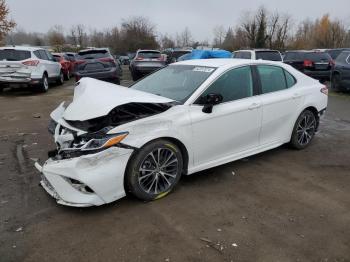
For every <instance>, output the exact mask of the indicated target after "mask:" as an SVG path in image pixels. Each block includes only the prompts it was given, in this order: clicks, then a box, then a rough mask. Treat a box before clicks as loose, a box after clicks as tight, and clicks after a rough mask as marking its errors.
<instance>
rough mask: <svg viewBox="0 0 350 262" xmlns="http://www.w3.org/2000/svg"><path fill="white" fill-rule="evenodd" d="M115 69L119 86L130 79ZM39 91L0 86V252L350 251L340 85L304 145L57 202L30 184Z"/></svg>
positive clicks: (349, 179) (38, 135) (348, 124)
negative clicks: (139, 193)
mask: <svg viewBox="0 0 350 262" xmlns="http://www.w3.org/2000/svg"><path fill="white" fill-rule="evenodd" d="M129 77H130V76H129V74H128V73H127V70H126V73H125V74H124V78H125V79H124V80H123V81H122V84H123V85H130V83H131V81H130V80H128V79H129ZM73 89H74V85H73V82H67V83H66V84H65V85H64V86H62V87H54V88H52V89H50V90H49V92H48V93H46V94H32V93H30V92H27V91H25V90H15V91H5V92H4V93H3V94H0V120H1V125H0V261H1V262H7V261H66V262H68V261H268V262H271V261H324V262H326V261H327V262H330V261H350V162H349V160H350V157H349V156H350V95H346V94H333V93H332V94H331V95H330V97H329V107H328V112H327V114H326V116H325V118H324V119H323V120H322V122H321V126H320V131H319V133H318V134H317V136H316V138H315V139H314V141H313V143H312V145H311V146H310V147H309V148H307V149H306V150H303V151H295V150H291V149H289V148H288V147H287V146H282V147H280V148H277V149H274V150H271V151H268V152H265V153H262V154H259V155H256V156H253V157H250V158H247V159H243V160H240V161H236V162H232V163H229V164H226V165H223V166H219V167H216V168H212V169H210V170H207V171H204V172H200V173H197V174H194V175H192V176H188V177H183V179H182V180H181V181H180V183H179V185H178V187H177V188H176V190H175V191H174V192H173V193H172V194H170V195H169V196H167V197H166V198H164V199H161V200H159V201H154V202H151V203H143V202H140V201H138V200H136V199H133V198H130V197H128V198H124V199H121V200H119V201H116V202H114V203H112V204H109V205H105V206H101V207H93V208H85V209H81V208H69V207H63V206H59V205H57V204H56V203H55V201H54V200H53V199H51V198H50V197H49V196H48V195H47V194H46V192H44V190H43V189H42V188H41V187H39V186H38V183H39V174H38V172H37V171H36V170H35V168H34V167H33V161H34V160H35V159H36V158H40V159H42V160H44V159H45V157H46V152H47V150H48V149H52V148H53V147H54V144H53V142H52V138H51V137H50V135H49V134H48V132H47V123H48V120H49V113H50V112H51V111H52V110H53V109H54V108H55V107H56V106H57V105H58V104H59V103H60V102H61V101H63V100H71V98H72V94H73Z"/></svg>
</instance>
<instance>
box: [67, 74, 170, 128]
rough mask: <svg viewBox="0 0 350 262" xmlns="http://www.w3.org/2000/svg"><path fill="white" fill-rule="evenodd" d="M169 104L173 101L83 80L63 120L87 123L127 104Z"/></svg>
mask: <svg viewBox="0 0 350 262" xmlns="http://www.w3.org/2000/svg"><path fill="white" fill-rule="evenodd" d="M169 102H173V100H171V99H169V98H165V97H162V96H157V95H153V94H150V93H146V92H142V91H138V90H134V89H130V88H126V87H122V86H118V85H115V84H111V83H107V82H104V81H100V80H96V79H92V78H83V79H81V80H80V81H79V84H78V85H77V86H76V87H75V90H74V97H73V102H72V103H71V104H70V105H69V106H68V107H67V108H66V110H65V112H64V114H63V118H64V119H66V120H72V121H74V120H78V121H85V120H89V119H93V118H97V117H101V116H105V115H107V114H108V113H109V112H110V111H111V110H112V109H113V108H115V107H116V106H119V105H123V104H127V103H169Z"/></svg>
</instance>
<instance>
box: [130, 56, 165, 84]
mask: <svg viewBox="0 0 350 262" xmlns="http://www.w3.org/2000/svg"><path fill="white" fill-rule="evenodd" d="M165 65H166V60H165V57H164V56H163V55H162V54H161V52H160V51H158V50H138V51H137V52H136V55H135V57H134V59H132V60H131V62H130V66H129V69H130V72H131V76H132V79H133V80H134V81H136V80H138V79H140V78H141V77H142V76H145V75H147V74H150V73H152V72H154V71H156V70H158V69H160V68H162V67H164V66H165Z"/></svg>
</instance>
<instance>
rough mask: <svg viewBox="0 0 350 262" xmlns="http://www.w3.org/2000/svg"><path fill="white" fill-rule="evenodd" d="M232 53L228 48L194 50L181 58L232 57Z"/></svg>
mask: <svg viewBox="0 0 350 262" xmlns="http://www.w3.org/2000/svg"><path fill="white" fill-rule="evenodd" d="M231 57H232V53H231V52H229V51H226V50H197V49H195V50H192V52H191V53H189V54H186V55H185V56H184V57H182V59H181V60H192V59H210V58H231Z"/></svg>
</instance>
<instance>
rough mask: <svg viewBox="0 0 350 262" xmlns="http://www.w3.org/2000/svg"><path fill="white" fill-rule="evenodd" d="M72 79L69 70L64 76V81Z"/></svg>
mask: <svg viewBox="0 0 350 262" xmlns="http://www.w3.org/2000/svg"><path fill="white" fill-rule="evenodd" d="M69 79H70V72H69V70H68V71H67V73H66V74H65V75H64V80H67V81H68V80H69Z"/></svg>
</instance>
